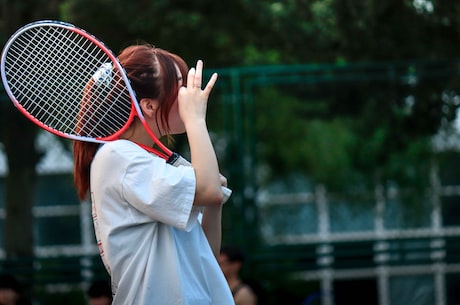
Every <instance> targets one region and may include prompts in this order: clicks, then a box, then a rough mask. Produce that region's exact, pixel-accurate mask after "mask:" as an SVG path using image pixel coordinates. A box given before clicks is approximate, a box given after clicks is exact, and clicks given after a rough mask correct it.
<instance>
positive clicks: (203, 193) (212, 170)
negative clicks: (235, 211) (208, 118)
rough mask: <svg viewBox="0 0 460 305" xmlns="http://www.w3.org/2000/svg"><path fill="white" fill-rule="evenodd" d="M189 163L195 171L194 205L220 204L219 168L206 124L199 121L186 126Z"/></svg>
mask: <svg viewBox="0 0 460 305" xmlns="http://www.w3.org/2000/svg"><path fill="white" fill-rule="evenodd" d="M187 137H188V141H189V145H190V154H191V163H192V166H193V168H194V169H195V176H196V193H195V204H197V205H214V204H220V203H221V202H222V190H221V182H220V175H219V166H218V163H217V157H216V154H215V152H214V148H213V146H212V143H211V139H210V137H209V134H208V130H207V127H206V122H205V121H204V120H199V121H196V122H194V124H191V125H190V126H187Z"/></svg>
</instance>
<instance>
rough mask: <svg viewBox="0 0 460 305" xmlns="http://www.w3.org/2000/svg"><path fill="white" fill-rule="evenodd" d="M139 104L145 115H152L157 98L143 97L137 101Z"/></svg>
mask: <svg viewBox="0 0 460 305" xmlns="http://www.w3.org/2000/svg"><path fill="white" fill-rule="evenodd" d="M139 106H140V108H141V111H142V114H143V115H144V116H145V117H154V116H155V113H156V112H157V110H158V107H159V102H158V100H157V99H151V98H143V99H141V100H140V101H139Z"/></svg>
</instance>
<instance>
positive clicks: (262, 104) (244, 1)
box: [0, 0, 460, 305]
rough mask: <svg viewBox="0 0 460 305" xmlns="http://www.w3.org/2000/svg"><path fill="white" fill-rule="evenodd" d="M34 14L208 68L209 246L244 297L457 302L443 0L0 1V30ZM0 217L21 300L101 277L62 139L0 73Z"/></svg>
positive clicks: (457, 83)
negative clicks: (217, 176) (241, 255)
mask: <svg viewBox="0 0 460 305" xmlns="http://www.w3.org/2000/svg"><path fill="white" fill-rule="evenodd" d="M40 19H57V20H63V21H66V22H70V23H73V24H75V25H77V26H79V27H82V28H84V29H85V30H87V31H88V32H90V33H92V34H94V35H95V36H96V37H98V38H100V39H102V40H103V41H104V42H105V43H106V44H107V45H108V46H109V47H110V48H111V49H112V50H113V51H114V52H115V53H118V51H119V50H121V49H122V48H123V47H125V46H127V45H129V44H131V43H135V42H141V41H146V42H149V43H151V44H154V45H156V46H158V47H161V48H163V49H167V50H170V51H172V52H174V53H177V54H179V55H181V56H182V57H183V58H184V59H185V60H186V61H187V63H188V64H189V65H190V66H192V65H194V63H195V62H196V60H197V59H203V60H204V61H205V68H206V71H207V73H208V75H209V73H211V72H214V71H217V72H218V73H219V80H218V83H217V87H216V88H215V90H214V91H213V93H212V96H211V101H210V105H209V112H208V122H209V128H210V130H211V133H212V138H213V141H214V144H215V148H216V151H217V154H218V158H219V162H220V167H221V170H222V172H223V174H224V175H226V176H227V177H228V180H229V186H230V187H231V188H232V189H233V191H234V193H233V196H232V198H231V200H230V201H229V202H227V203H226V206H225V208H224V214H225V215H224V219H223V226H224V236H223V238H224V240H223V244H233V245H237V246H239V247H240V248H242V249H243V250H244V252H245V253H246V261H245V264H244V269H243V274H242V276H243V278H244V279H245V280H247V281H248V282H251V283H253V285H254V287H255V290H256V292H257V294H258V296H259V304H260V305H264V304H266V305H275V304H282V305H287V304H289V305H290V304H292V305H308V304H322V305H343V304H354V305H361V304H363V305H364V304H366V305H369V304H376V305H377V304H378V305H407V304H417V305H423V304H426V305H433V304H436V305H446V304H448V305H454V304H460V175H459V173H458V168H459V167H460V153H459V152H460V120H459V117H458V115H457V114H458V107H459V105H460V96H459V95H458V94H457V91H459V90H460V56H459V50H458V42H459V39H460V36H459V34H460V2H458V1H452V0H379V1H375V0H359V1H358V0H310V1H307V0H285V1H269V0H265V1H263V0H232V1H210V0H195V1H188V0H175V1H174V0H171V1H168V0H138V1H127V0H52V1H49V0H28V1H26V0H1V1H0V42H1V43H2V45H4V44H5V43H6V41H7V39H8V37H10V36H11V35H12V34H13V33H14V32H15V31H16V30H17V29H18V28H19V27H21V26H23V25H25V24H26V23H29V22H32V21H36V20H40ZM186 147H187V145H186V139H185V137H177V138H176V141H175V144H174V147H173V148H174V149H175V150H177V151H180V152H181V153H183V154H184V155H185V156H187V153H188V152H187V150H186ZM457 213H458V214H457ZM0 230H1V235H0V273H9V274H13V275H15V276H16V277H17V278H18V279H19V280H20V281H21V282H22V283H23V285H24V287H25V289H24V291H25V292H24V293H25V294H26V296H27V297H28V298H30V299H31V300H33V303H34V304H37V305H38V304H40V305H41V304H43V305H44V304H47V305H48V304H49V305H53V304H68V305H73V304H75V305H77V304H85V302H86V300H85V295H84V292H85V289H86V288H87V287H88V285H89V283H91V282H92V281H95V280H106V279H107V273H106V271H105V270H104V268H103V266H102V263H101V261H100V259H99V256H98V250H97V246H96V244H95V240H94V234H93V227H92V219H91V207H90V203H89V202H79V201H78V199H77V196H76V194H75V190H74V188H73V181H72V152H71V148H70V143H69V142H68V141H65V140H62V139H59V138H57V137H55V136H52V135H51V134H47V133H44V132H42V131H40V130H39V129H38V128H37V127H35V125H33V124H32V123H30V122H28V121H27V120H26V119H25V118H23V117H22V116H21V114H20V113H19V112H18V111H17V110H15V109H14V107H13V106H12V104H11V103H10V101H9V99H8V97H7V95H6V93H5V92H4V90H3V89H2V90H1V91H0Z"/></svg>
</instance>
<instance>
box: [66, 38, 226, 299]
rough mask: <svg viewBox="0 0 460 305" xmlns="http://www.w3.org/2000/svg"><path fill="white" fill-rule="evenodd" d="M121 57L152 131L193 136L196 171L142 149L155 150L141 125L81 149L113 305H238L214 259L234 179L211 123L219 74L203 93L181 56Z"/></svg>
mask: <svg viewBox="0 0 460 305" xmlns="http://www.w3.org/2000/svg"><path fill="white" fill-rule="evenodd" d="M118 59H119V61H120V63H121V65H122V66H123V67H124V69H125V70H126V72H127V75H128V78H129V79H130V81H131V85H132V87H133V89H134V91H135V92H136V96H137V99H138V101H139V105H140V108H141V110H142V113H143V116H144V117H145V119H146V121H147V122H148V125H149V127H150V129H151V130H152V132H153V133H154V134H155V135H156V136H157V137H158V138H160V137H162V136H167V137H170V136H171V135H173V134H179V133H184V132H186V133H187V138H188V142H189V146H190V153H191V163H192V167H184V166H180V167H173V166H171V165H169V164H167V163H166V162H165V160H164V159H162V158H159V157H158V156H156V155H154V154H151V153H148V152H147V151H146V150H144V149H142V148H141V146H140V145H144V146H153V145H154V142H153V140H152V139H151V138H150V137H149V135H148V134H147V132H146V130H145V129H144V127H143V126H142V124H141V123H140V121H139V120H138V119H136V120H134V122H133V123H132V124H131V126H130V127H129V128H128V129H127V130H126V131H125V132H123V134H122V135H121V137H120V140H117V141H113V142H109V143H106V144H104V145H101V146H99V145H97V144H94V143H86V142H80V141H75V142H74V161H75V171H74V178H75V185H76V188H77V191H78V195H79V197H80V198H85V196H87V194H88V192H89V191H90V195H91V200H92V204H93V219H94V225H95V231H96V237H97V242H98V245H99V247H100V253H101V257H102V260H103V262H104V264H105V266H106V268H107V270H108V272H109V274H110V276H111V280H112V290H113V294H114V298H113V304H116V305H118V304H158V305H168V304H178V305H179V304H200V305H202V304H225V305H227V304H234V303H233V299H232V295H231V292H230V290H229V288H228V285H227V283H226V280H225V277H224V276H223V274H222V272H221V270H220V268H219V265H218V263H217V260H216V257H217V256H218V254H219V251H220V244H221V215H222V204H221V202H222V199H223V194H222V190H221V185H226V179H225V178H224V177H223V176H221V175H220V174H219V168H218V164H217V158H216V155H215V152H214V149H213V147H212V143H211V140H210V137H209V134H208V130H207V126H206V121H205V119H206V108H207V100H208V97H209V94H210V92H211V90H212V88H213V86H214V84H215V82H216V80H217V74H213V75H212V77H211V79H210V80H209V82H208V84H207V85H206V86H205V87H204V89H201V87H202V69H203V62H202V61H198V62H197V64H196V67H195V68H191V69H190V70H188V67H187V65H186V64H185V62H184V61H183V60H182V59H181V58H180V57H178V56H177V55H175V54H172V53H170V52H167V51H165V50H162V49H159V48H154V47H152V46H149V45H136V46H130V47H128V48H126V49H125V50H123V51H122V52H121V54H120V55H119V57H118ZM187 70H188V72H187ZM93 82H94V80H93ZM91 88H92V86H91V85H90V86H89V87H87V89H86V94H87V95H91V93H92V92H91ZM86 104H90V103H89V102H88V101H85V102H84V104H83V105H86Z"/></svg>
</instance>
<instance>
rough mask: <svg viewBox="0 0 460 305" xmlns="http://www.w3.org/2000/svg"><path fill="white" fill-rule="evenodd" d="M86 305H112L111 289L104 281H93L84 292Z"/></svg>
mask: <svg viewBox="0 0 460 305" xmlns="http://www.w3.org/2000/svg"><path fill="white" fill-rule="evenodd" d="M86 295H87V297H88V305H110V304H112V289H111V287H110V284H109V283H108V282H106V281H95V282H93V283H92V284H91V286H89V288H88V291H87V292H86Z"/></svg>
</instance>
